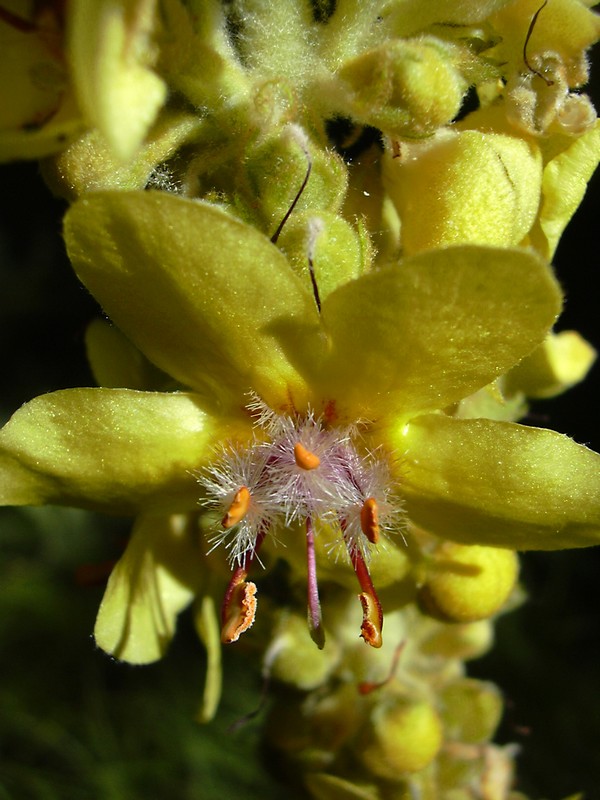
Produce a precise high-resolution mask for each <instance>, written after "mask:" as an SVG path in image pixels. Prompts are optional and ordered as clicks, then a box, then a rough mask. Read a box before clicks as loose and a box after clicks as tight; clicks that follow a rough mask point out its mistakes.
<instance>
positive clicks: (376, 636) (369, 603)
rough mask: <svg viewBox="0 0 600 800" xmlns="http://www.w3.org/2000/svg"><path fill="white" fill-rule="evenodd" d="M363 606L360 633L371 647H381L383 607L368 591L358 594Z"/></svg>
mask: <svg viewBox="0 0 600 800" xmlns="http://www.w3.org/2000/svg"><path fill="white" fill-rule="evenodd" d="M358 599H359V600H360V604H361V606H362V612H363V621H362V625H361V626H360V635H361V636H362V638H363V639H364V640H365V642H366V643H367V644H370V645H371V647H375V648H378V647H381V645H382V644H383V639H382V637H381V627H382V624H381V623H382V620H381V608H380V606H379V605H378V603H377V602H375V598H374V597H372V596H371V595H370V594H367V593H366V592H362V593H361V594H359V595H358Z"/></svg>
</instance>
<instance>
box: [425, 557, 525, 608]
mask: <svg viewBox="0 0 600 800" xmlns="http://www.w3.org/2000/svg"><path fill="white" fill-rule="evenodd" d="M517 573H518V558H517V555H516V553H515V552H514V551H513V550H505V549H502V548H499V547H483V546H479V545H474V546H466V545H461V544H454V543H451V542H446V543H445V544H444V545H442V547H441V548H440V549H439V550H438V551H437V553H436V555H435V556H434V560H433V562H432V564H431V565H430V568H429V574H428V576H427V578H426V581H425V584H424V585H423V586H422V587H421V588H420V589H419V593H418V600H419V603H420V606H421V608H422V610H423V611H424V612H425V613H427V614H429V615H431V616H432V617H435V618H436V619H440V620H442V621H444V622H475V621H476V620H481V619H487V618H488V617H491V616H492V614H495V613H496V612H497V611H499V610H500V608H501V607H502V606H503V605H504V603H505V602H506V600H507V598H508V596H509V595H510V593H511V591H512V589H513V587H514V585H515V581H516V579H517Z"/></svg>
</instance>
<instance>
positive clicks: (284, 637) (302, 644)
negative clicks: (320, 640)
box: [270, 613, 339, 691]
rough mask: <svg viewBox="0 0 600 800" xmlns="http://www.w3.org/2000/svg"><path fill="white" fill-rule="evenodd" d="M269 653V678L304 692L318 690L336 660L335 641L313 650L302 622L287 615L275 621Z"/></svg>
mask: <svg viewBox="0 0 600 800" xmlns="http://www.w3.org/2000/svg"><path fill="white" fill-rule="evenodd" d="M270 652H272V653H274V654H275V656H274V659H273V662H272V666H271V675H272V676H273V678H275V679H276V680H279V681H283V682H284V683H289V684H292V685H293V686H296V687H297V688H298V689H302V690H304V691H308V690H310V689H315V688H316V687H318V686H321V685H322V684H323V683H324V682H325V681H326V680H327V678H328V677H329V675H330V673H331V670H332V669H333V668H334V667H335V665H336V663H337V661H338V658H339V648H338V647H337V646H336V642H335V640H332V641H331V642H330V643H328V647H326V648H324V649H323V650H317V649H316V648H315V643H314V642H313V640H312V639H311V636H310V633H309V629H308V626H307V624H306V618H303V617H300V616H298V615H296V614H287V613H282V614H281V615H280V617H279V622H278V625H277V628H276V631H275V636H274V639H273V641H272V643H271V645H270Z"/></svg>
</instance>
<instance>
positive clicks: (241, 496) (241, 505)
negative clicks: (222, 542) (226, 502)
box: [221, 486, 250, 528]
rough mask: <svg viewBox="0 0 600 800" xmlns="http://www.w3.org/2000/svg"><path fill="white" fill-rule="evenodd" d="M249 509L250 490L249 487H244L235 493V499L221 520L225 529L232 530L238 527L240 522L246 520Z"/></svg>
mask: <svg viewBox="0 0 600 800" xmlns="http://www.w3.org/2000/svg"><path fill="white" fill-rule="evenodd" d="M249 508H250V490H249V489H248V487H247V486H242V487H241V489H238V491H237V492H236V493H235V497H234V498H233V501H232V503H231V505H230V506H229V508H228V509H227V513H226V514H225V516H224V517H223V519H222V520H221V525H222V526H223V527H224V528H232V527H233V526H234V525H237V524H238V522H241V521H242V520H243V519H244V517H245V516H246V514H247V513H248V509H249Z"/></svg>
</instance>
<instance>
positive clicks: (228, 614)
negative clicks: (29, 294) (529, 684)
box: [0, 0, 600, 800]
mask: <svg viewBox="0 0 600 800" xmlns="http://www.w3.org/2000/svg"><path fill="white" fill-rule="evenodd" d="M15 5H18V4H15ZM35 8H36V13H35V15H34V16H31V15H28V13H25V11H23V13H21V11H20V10H19V9H17V10H16V11H15V10H13V7H12V6H11V11H5V10H3V9H0V37H4V39H6V40H7V41H9V43H10V44H11V59H13V61H11V62H10V63H11V65H12V66H11V69H13V68H14V69H13V71H14V72H15V74H18V81H16V82H15V84H14V87H13V86H8V89H9V91H8V96H9V98H10V101H11V102H10V103H8V105H7V109H8V112H6V115H5V118H3V119H2V124H1V125H0V127H1V129H2V132H1V133H0V157H2V158H5V159H13V158H16V157H40V156H49V157H48V158H46V160H45V162H44V164H43V171H44V175H45V178H46V180H47V181H48V183H49V184H50V185H51V187H52V188H53V190H54V191H55V192H56V193H58V194H60V195H62V196H64V197H65V198H67V199H68V200H69V201H70V202H72V206H71V208H70V210H69V212H68V213H67V216H66V219H65V240H66V245H67V250H68V253H69V257H70V259H71V261H72V263H73V266H74V268H75V271H76V273H77V275H78V277H79V278H80V280H81V281H82V282H83V284H84V285H85V286H86V287H87V288H88V290H89V291H90V292H91V294H92V295H93V296H94V297H95V298H96V299H97V300H98V302H99V303H100V304H101V306H102V308H103V309H104V311H105V313H106V314H107V316H108V318H109V319H110V323H109V322H108V321H100V320H96V321H95V322H93V323H92V324H91V325H90V327H89V329H88V332H87V336H86V346H87V353H88V358H89V361H90V364H91V366H92V370H93V373H94V376H95V378H96V380H97V382H98V384H99V386H100V388H79V389H69V390H64V391H59V392H54V393H52V394H47V395H43V396H40V397H38V398H36V399H34V400H32V401H31V402H30V403H28V404H26V405H25V406H24V407H23V408H21V409H20V410H18V411H17V412H16V413H15V415H14V416H13V418H12V419H11V420H10V421H9V422H8V423H7V424H6V425H5V427H4V428H3V429H2V430H1V431H0V476H1V481H0V501H1V502H2V503H5V504H17V505H18V504H31V505H38V504H43V503H59V504H66V505H75V506H80V507H83V508H91V509H97V510H101V511H106V512H109V513H125V514H130V515H132V516H134V517H135V523H134V526H133V531H132V535H131V539H130V541H129V543H128V545H127V548H126V550H125V552H124V553H123V555H122V557H121V558H120V560H119V561H118V563H117V564H116V566H115V568H114V569H113V571H112V574H111V576H110V578H109V581H108V584H107V587H106V591H105V594H104V598H103V600H102V604H101V607H100V610H99V614H98V618H97V622H96V627H95V637H96V642H97V643H98V645H99V646H100V647H101V648H103V649H104V650H105V651H106V652H108V653H110V654H112V655H114V656H115V657H117V658H119V659H122V660H125V661H129V662H131V663H138V664H139V663H148V662H151V661H154V660H156V659H159V658H160V657H162V655H164V653H165V651H166V649H167V648H168V646H169V642H170V641H171V639H172V637H173V635H174V633H175V628H176V624H177V616H178V614H179V613H180V612H181V611H182V610H183V609H184V608H186V607H187V606H189V605H190V604H193V619H194V623H195V626H196V630H197V632H198V635H199V636H200V638H201V640H202V641H203V643H204V644H205V646H206V649H207V654H208V658H207V676H206V682H205V689H204V696H203V701H202V706H201V710H200V713H199V719H201V720H202V721H206V720H208V719H210V718H211V717H212V716H213V714H214V713H215V710H216V706H217V704H218V700H219V695H220V691H221V672H220V657H221V656H220V653H221V645H222V644H227V645H232V646H233V647H237V648H242V649H243V648H245V647H247V648H248V649H250V650H253V651H254V653H255V654H256V653H257V652H258V653H260V655H259V656H258V658H260V659H261V660H262V668H263V673H264V676H265V680H266V681H267V682H270V681H273V682H274V683H275V688H274V689H272V694H273V698H274V701H275V702H274V705H273V709H272V711H271V713H270V715H269V720H268V725H267V729H268V739H269V741H270V745H271V746H272V747H274V748H276V749H277V750H278V751H280V752H283V753H284V754H285V755H286V756H287V757H288V758H289V763H290V765H291V766H292V767H293V769H294V770H296V771H297V773H299V774H300V775H301V776H302V778H301V779H302V781H303V784H304V786H305V787H306V788H307V791H308V792H309V793H310V794H311V796H312V797H314V798H316V800H322V799H323V798H325V800H340V798H363V800H365V799H366V800H385V798H389V797H405V796H406V797H424V798H425V797H431V798H432V799H433V798H435V800H462V798H463V797H467V796H468V797H471V796H475V795H476V796H478V797H481V798H482V800H506V799H507V798H509V797H510V798H512V797H513V796H514V795H511V794H510V787H511V784H512V772H513V766H512V764H513V756H514V749H513V748H511V747H510V746H507V747H506V748H500V747H497V746H496V745H493V744H492V743H491V741H492V738H493V735H494V732H495V729H496V727H497V724H498V721H499V718H500V715H501V708H502V702H501V698H500V695H499V692H498V690H496V689H495V687H493V686H491V685H490V684H486V683H483V682H478V681H475V680H472V679H470V678H467V677H466V676H465V663H464V662H465V661H466V660H468V659H469V658H472V657H475V656H476V655H480V654H482V653H483V652H485V650H486V649H487V648H488V647H489V645H490V643H491V640H492V621H493V619H494V618H495V617H496V615H498V614H500V613H502V612H503V611H504V610H506V609H508V608H510V607H514V606H515V605H516V604H517V603H518V602H519V600H520V597H521V592H520V589H519V586H518V557H517V551H518V550H528V549H546V550H554V549H563V548H567V547H584V546H589V545H594V544H597V543H598V542H599V541H600V456H598V455H597V454H595V453H593V452H591V451H590V450H588V449H587V448H585V447H584V446H582V445H578V444H576V443H575V442H573V441H572V440H570V439H569V438H568V437H566V436H562V435H560V434H557V433H554V432H552V431H549V430H542V429H536V428H533V427H528V426H524V425H520V424H518V423H517V420H518V419H520V418H521V417H522V416H524V414H525V413H526V410H527V402H528V399H529V398H544V397H549V396H552V395H553V394H556V393H558V392H560V391H563V390H565V389H566V388H568V387H569V386H571V385H573V384H575V383H577V382H578V381H580V380H581V379H582V378H583V377H584V376H585V374H586V373H587V371H588V369H589V367H590V366H591V364H592V362H593V360H594V358H595V353H594V351H593V348H591V347H590V346H589V345H588V344H587V343H586V342H585V341H584V340H583V339H582V338H581V337H580V336H579V335H578V334H577V333H576V332H561V333H555V332H554V331H553V325H554V323H555V321H556V319H557V315H558V314H559V312H560V308H561V301H562V297H561V291H560V288H559V286H558V283H557V281H556V279H555V278H554V276H553V273H552V269H551V267H549V266H548V262H549V261H550V259H551V258H552V255H553V253H554V251H555V248H556V245H557V243H558V240H559V238H560V235H561V233H562V231H563V229H564V227H565V226H566V224H567V223H568V221H569V219H570V218H571V216H572V215H573V213H574V211H575V209H576V208H577V206H578V204H579V203H580V201H581V198H582V197H583V193H584V191H585V186H586V183H587V181H588V180H589V177H590V175H591V173H592V172H593V170H594V168H595V167H596V165H597V163H598V160H599V158H600V139H599V136H600V128H599V127H598V124H597V122H596V119H595V112H594V110H593V108H592V106H591V103H590V102H589V100H588V99H587V98H586V97H585V96H584V95H582V94H581V93H580V91H579V89H580V87H581V86H582V85H583V84H584V83H585V81H586V80H587V73H588V70H587V62H586V57H585V51H586V49H587V48H588V47H589V46H590V45H591V44H592V43H593V42H594V41H595V40H596V39H597V37H598V32H599V29H600V25H599V23H598V17H597V16H596V15H594V13H593V12H592V11H590V9H589V8H588V7H587V4H586V3H584V2H580V1H579V0H548V2H546V3H541V4H540V3H539V2H535V1H534V0H531V2H530V0H526V1H525V2H521V1H520V0H519V2H515V1H514V0H489V2H483V3H482V2H480V1H479V2H475V0H466V1H464V2H460V3H448V2H437V0H434V2H428V3H423V2H421V0H398V1H396V0H394V1H393V2H385V3H383V2H382V3H368V4H361V3H357V2H355V0H337V2H336V3H328V2H320V0H315V2H311V3H303V2H298V1H297V0H284V1H283V2H278V3H265V2H263V0H234V2H231V3H222V2H220V1H219V0H190V2H185V3H183V2H180V0H161V1H160V2H158V0H100V2H97V3H96V2H91V0H72V2H69V3H67V4H65V5H64V6H63V5H61V4H59V5H56V6H52V7H51V8H50V7H48V8H46V6H45V5H44V4H41V5H40V7H39V8H40V9H42V8H43V11H42V10H39V9H38V7H37V6H36V7H35ZM26 11H27V12H29V9H26ZM30 45H31V46H30ZM10 74H11V73H10V70H9V71H7V72H5V73H1V74H0V80H3V81H4V83H5V84H7V85H8V84H9V83H10ZM473 106H475V108H473ZM471 108H473V110H470V109H471ZM142 189H146V190H147V189H150V190H151V191H141V190H142ZM156 190H159V191H156ZM317 576H318V579H319V580H317ZM269 584H271V587H269ZM273 585H276V594H277V596H276V598H275V597H274V596H273V592H272V589H273ZM349 592H351V594H350V595H349ZM352 595H358V601H357V598H356V596H352ZM219 606H220V613H219V611H218V608H219ZM384 621H385V624H384ZM361 639H362V641H361ZM234 643H236V644H234ZM365 643H366V644H367V645H370V646H368V647H367V646H365ZM315 645H316V646H315ZM294 774H296V773H294Z"/></svg>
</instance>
